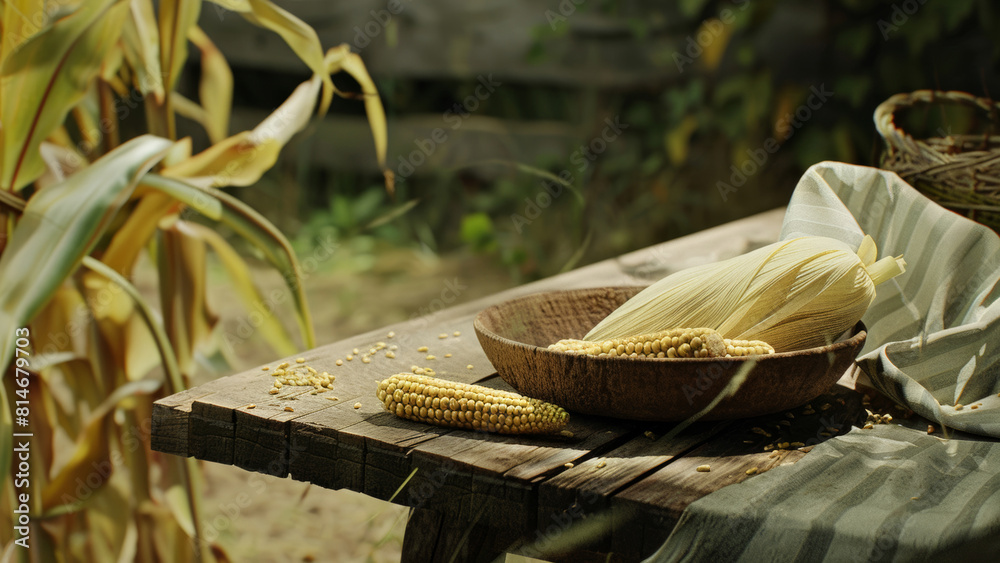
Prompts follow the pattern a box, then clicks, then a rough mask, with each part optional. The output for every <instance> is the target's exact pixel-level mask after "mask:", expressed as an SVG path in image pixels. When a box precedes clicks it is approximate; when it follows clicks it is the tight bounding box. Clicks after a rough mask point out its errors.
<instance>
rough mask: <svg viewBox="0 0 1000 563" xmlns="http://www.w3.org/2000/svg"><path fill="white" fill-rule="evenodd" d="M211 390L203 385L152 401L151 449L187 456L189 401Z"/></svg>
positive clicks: (188, 445) (188, 454)
mask: <svg viewBox="0 0 1000 563" xmlns="http://www.w3.org/2000/svg"><path fill="white" fill-rule="evenodd" d="M211 392H212V390H211V389H207V388H205V387H204V386H201V387H194V388H192V389H186V390H184V391H181V392H180V393H174V394H173V395H170V396H169V397H164V398H162V399H160V400H158V401H156V402H155V403H153V413H152V425H151V427H150V436H149V439H150V443H151V445H152V448H153V450H155V451H158V452H163V453H167V454H173V455H179V456H182V457H189V456H190V455H191V453H190V452H189V447H190V444H189V435H190V428H189V427H188V424H189V417H190V415H191V402H192V401H194V400H195V399H197V398H199V397H203V396H205V395H208V394H210V393H211Z"/></svg>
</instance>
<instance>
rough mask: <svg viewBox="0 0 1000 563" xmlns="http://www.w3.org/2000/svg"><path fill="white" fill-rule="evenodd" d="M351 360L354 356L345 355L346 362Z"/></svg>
mask: <svg viewBox="0 0 1000 563" xmlns="http://www.w3.org/2000/svg"><path fill="white" fill-rule="evenodd" d="M353 359H354V356H352V355H350V354H348V355H347V361H348V362H349V361H351V360H353Z"/></svg>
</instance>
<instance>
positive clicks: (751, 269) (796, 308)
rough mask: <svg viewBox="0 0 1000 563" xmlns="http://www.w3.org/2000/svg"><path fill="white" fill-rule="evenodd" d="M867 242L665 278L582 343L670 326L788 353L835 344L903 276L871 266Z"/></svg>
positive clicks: (796, 244)
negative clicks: (881, 287)
mask: <svg viewBox="0 0 1000 563" xmlns="http://www.w3.org/2000/svg"><path fill="white" fill-rule="evenodd" d="M874 247H875V242H874V241H873V240H872V239H871V237H867V236H866V237H865V238H864V241H863V242H862V243H861V246H860V248H859V249H858V250H857V251H856V252H855V251H854V250H853V249H851V248H850V247H849V246H848V245H847V244H845V243H843V242H841V241H839V240H836V239H831V238H827V237H800V238H796V239H792V240H787V241H781V242H776V243H774V244H771V245H768V246H765V247H764V248H761V249H758V250H755V251H753V252H749V253H747V254H744V255H742V256H737V257H735V258H731V259H729V260H724V261H722V262H716V263H713V264H705V265H702V266H695V267H693V268H689V269H687V270H682V271H680V272H677V273H675V274H671V275H669V276H667V277H665V278H663V279H661V280H660V281H658V282H656V283H654V284H653V285H651V286H649V287H648V288H646V289H644V290H643V291H641V292H639V293H638V294H636V295H635V296H634V297H632V298H631V299H629V300H628V301H626V302H625V304H623V305H622V306H621V307H619V308H618V309H616V310H615V311H614V312H612V313H611V314H610V315H608V316H607V317H606V318H605V319H604V320H602V321H601V322H600V323H598V324H597V326H596V327H594V328H593V329H592V330H591V331H590V332H589V333H588V334H587V336H586V337H584V339H585V340H590V341H595V340H608V339H611V338H620V337H624V336H629V335H634V334H647V333H652V332H658V331H661V330H667V329H669V328H676V327H708V328H712V329H715V330H717V331H719V333H721V334H722V335H723V337H725V338H734V339H740V340H763V341H765V342H768V343H769V344H771V345H772V346H773V347H774V349H775V350H777V351H779V352H781V351H790V350H801V349H804V348H811V347H814V346H822V345H825V344H829V343H831V342H833V341H834V340H835V339H836V338H837V337H838V336H840V335H841V334H842V333H843V332H845V331H847V330H849V329H850V328H851V327H853V326H854V325H855V324H856V323H857V322H858V321H859V320H861V317H862V316H863V315H864V313H865V311H866V310H867V309H868V306H869V305H870V304H871V302H872V301H873V300H874V299H875V286H877V285H878V284H880V283H882V282H885V281H886V280H889V279H891V278H893V277H895V276H897V275H899V274H901V273H903V272H904V271H905V266H906V263H905V262H904V261H903V259H902V257H899V258H893V257H891V256H888V257H885V258H883V259H882V260H879V261H875V256H876V254H877V249H875V248H874Z"/></svg>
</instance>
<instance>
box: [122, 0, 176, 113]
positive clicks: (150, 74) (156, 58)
mask: <svg viewBox="0 0 1000 563" xmlns="http://www.w3.org/2000/svg"><path fill="white" fill-rule="evenodd" d="M129 16H130V17H129V18H128V19H127V20H126V21H125V26H124V27H123V28H122V46H123V51H124V55H125V58H126V59H127V60H128V62H129V68H131V69H133V70H134V71H135V82H136V84H135V87H136V88H137V89H138V90H139V92H140V93H141V94H142V95H143V97H146V96H151V97H152V98H153V101H154V102H155V103H157V104H162V103H163V99H164V96H165V91H164V88H163V71H162V70H161V69H160V29H159V27H157V24H156V14H155V11H154V9H153V2H152V0H132V1H131V6H130V10H129Z"/></svg>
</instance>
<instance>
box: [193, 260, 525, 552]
mask: <svg viewBox="0 0 1000 563" xmlns="http://www.w3.org/2000/svg"><path fill="white" fill-rule="evenodd" d="M337 254H339V255H338V256H335V257H334V258H333V259H330V260H328V261H327V262H326V263H324V264H321V265H319V266H318V267H317V268H316V269H315V270H314V271H312V272H309V271H308V269H307V276H306V279H305V287H306V289H307V295H308V297H309V303H310V309H311V312H312V315H313V324H314V326H315V329H316V337H317V345H322V344H326V343H329V342H333V341H336V340H339V339H341V338H344V337H347V336H351V335H353V334H357V333H359V332H363V331H367V330H370V329H374V328H378V327H380V326H384V325H386V324H390V323H393V322H397V321H400V320H405V319H408V318H410V317H411V316H413V315H417V314H420V313H421V312H422V311H424V312H426V311H427V308H428V307H429V306H431V304H433V303H434V300H435V299H438V298H440V297H441V295H442V291H443V290H444V288H445V287H447V285H446V284H451V286H452V287H454V286H455V284H456V283H457V284H458V287H464V289H462V290H461V291H460V295H458V298H457V299H456V300H455V301H454V302H453V303H451V304H458V303H461V302H466V301H470V300H473V299H476V298H478V297H482V296H484V295H489V294H492V293H495V292H497V291H500V290H501V289H504V288H506V287H509V286H510V285H512V283H513V282H512V281H511V280H510V276H509V275H508V274H507V272H506V271H505V270H503V269H502V268H500V267H499V266H497V265H496V264H495V263H493V262H491V261H490V260H489V259H486V258H482V257H472V256H450V257H443V258H440V257H437V256H434V255H433V254H429V253H423V252H420V251H414V250H399V249H389V250H385V251H381V250H379V251H374V252H354V251H351V250H350V249H341V251H338V253H337ZM254 279H255V281H256V282H257V283H259V284H260V285H261V286H262V287H263V288H266V289H268V290H271V289H281V287H282V280H281V278H280V276H278V275H277V274H276V273H275V272H273V271H271V270H269V269H266V268H259V269H255V271H254ZM210 281H211V282H212V285H211V287H210V303H212V304H213V305H214V308H215V310H216V312H217V313H218V314H219V315H220V322H222V327H221V329H222V330H223V331H227V330H229V331H232V330H235V328H236V327H237V326H238V324H239V322H240V319H241V318H245V317H246V316H247V310H246V309H245V308H244V306H243V305H242V304H241V303H240V302H239V301H238V300H237V298H236V297H235V296H234V295H233V292H232V291H231V289H230V288H229V286H228V284H227V283H226V280H225V278H224V276H223V274H222V272H221V271H218V272H216V271H213V273H212V275H211V276H210ZM279 315H280V317H281V318H282V319H286V320H289V321H291V319H292V318H293V317H292V314H291V311H290V310H286V311H285V312H284V313H279ZM288 326H290V327H293V325H292V324H291V322H289V323H288ZM293 334H296V333H295V332H293ZM232 352H233V354H232V356H233V357H234V358H236V365H235V366H234V367H235V368H236V371H241V370H243V369H249V368H251V367H255V366H258V365H261V364H264V363H267V362H269V361H271V360H273V359H275V358H276V357H278V354H277V353H275V352H273V351H272V350H271V349H270V348H269V347H268V346H266V345H265V344H263V343H262V342H261V341H259V340H258V339H256V338H250V339H248V340H246V341H244V342H240V343H238V344H237V345H236V346H235V348H234V349H233V351H232ZM203 377H204V376H203ZM202 381H203V380H202ZM198 382H199V381H195V383H196V384H197V383H198ZM202 467H203V470H204V478H205V491H204V496H203V499H204V501H203V506H204V514H205V520H206V525H207V530H208V534H209V535H208V537H211V534H217V541H218V542H219V543H220V544H221V545H222V546H224V547H225V549H226V551H227V552H228V554H229V556H230V557H231V558H232V560H233V561H235V562H244V561H249V562H261V563H265V562H279V561H280V562H285V561H317V562H354V561H364V562H369V561H370V562H383V561H384V562H393V561H399V559H400V553H401V549H402V542H403V530H404V528H405V524H406V516H407V510H406V509H405V508H403V507H400V506H397V505H393V504H390V503H387V502H383V501H379V500H376V499H373V498H370V497H367V496H365V495H362V494H360V493H354V492H351V491H344V490H341V491H334V490H328V489H323V488H320V487H315V486H309V485H308V484H306V483H301V482H298V481H293V480H291V479H288V478H285V479H278V478H274V477H269V476H266V475H261V474H256V473H250V472H247V471H244V470H243V469H239V468H237V467H234V466H226V465H220V464H216V463H203V464H202ZM241 493H245V495H243V496H240V494H241ZM247 499H249V500H247ZM519 560H521V559H520V558H519Z"/></svg>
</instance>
